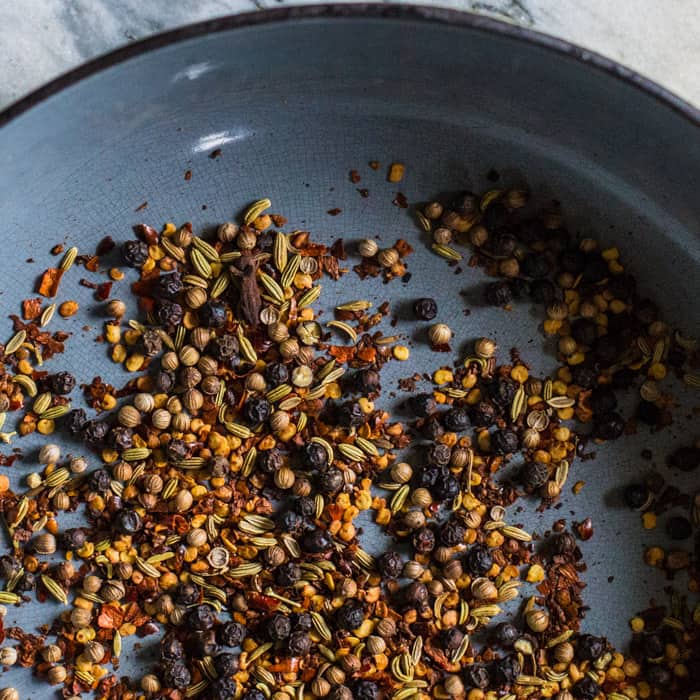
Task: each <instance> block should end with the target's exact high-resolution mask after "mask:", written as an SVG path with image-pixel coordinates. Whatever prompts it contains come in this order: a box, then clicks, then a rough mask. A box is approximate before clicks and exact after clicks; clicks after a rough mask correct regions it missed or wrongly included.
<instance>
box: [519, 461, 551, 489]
mask: <svg viewBox="0 0 700 700" xmlns="http://www.w3.org/2000/svg"><path fill="white" fill-rule="evenodd" d="M520 480H521V481H522V483H523V486H524V487H525V490H526V491H527V492H528V493H532V492H533V491H535V490H536V489H538V488H540V487H541V486H544V485H545V484H546V483H547V481H548V480H549V467H548V466H547V465H546V464H543V463H542V462H526V463H525V464H524V465H523V468H522V469H521V471H520Z"/></svg>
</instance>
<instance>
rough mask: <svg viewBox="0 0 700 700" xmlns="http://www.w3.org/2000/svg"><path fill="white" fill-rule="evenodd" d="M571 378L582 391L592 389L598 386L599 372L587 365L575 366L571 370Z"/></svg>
mask: <svg viewBox="0 0 700 700" xmlns="http://www.w3.org/2000/svg"><path fill="white" fill-rule="evenodd" d="M571 378H572V379H573V382H574V384H576V385H577V386H580V387H581V388H582V389H592V388H593V387H595V386H596V385H597V384H598V372H597V371H596V369H595V367H591V366H590V365H586V364H581V365H575V366H574V367H573V368H572V370H571Z"/></svg>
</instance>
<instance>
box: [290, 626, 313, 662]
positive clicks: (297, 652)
mask: <svg viewBox="0 0 700 700" xmlns="http://www.w3.org/2000/svg"><path fill="white" fill-rule="evenodd" d="M287 649H288V650H289V653H290V655H291V656H306V655H307V654H308V653H309V652H310V651H311V637H309V635H308V633H307V632H304V631H302V630H299V631H297V632H292V633H291V634H290V635H289V639H288V640H287Z"/></svg>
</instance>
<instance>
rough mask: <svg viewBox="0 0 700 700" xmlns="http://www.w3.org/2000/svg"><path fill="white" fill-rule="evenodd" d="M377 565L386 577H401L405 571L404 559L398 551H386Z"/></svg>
mask: <svg viewBox="0 0 700 700" xmlns="http://www.w3.org/2000/svg"><path fill="white" fill-rule="evenodd" d="M377 567H378V568H379V572H380V573H381V574H382V576H384V577H385V578H399V576H401V572H402V571H403V559H402V558H401V555H400V554H399V553H398V552H393V551H389V552H384V553H383V554H382V555H381V556H380V557H379V559H378V560H377Z"/></svg>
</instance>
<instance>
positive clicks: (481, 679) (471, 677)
mask: <svg viewBox="0 0 700 700" xmlns="http://www.w3.org/2000/svg"><path fill="white" fill-rule="evenodd" d="M464 680H465V681H466V683H467V685H468V686H470V687H472V688H479V689H481V690H483V689H484V688H488V687H489V684H490V683H491V676H490V674H489V670H488V668H487V667H486V666H484V664H469V666H467V668H466V670H465V672H464Z"/></svg>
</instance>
